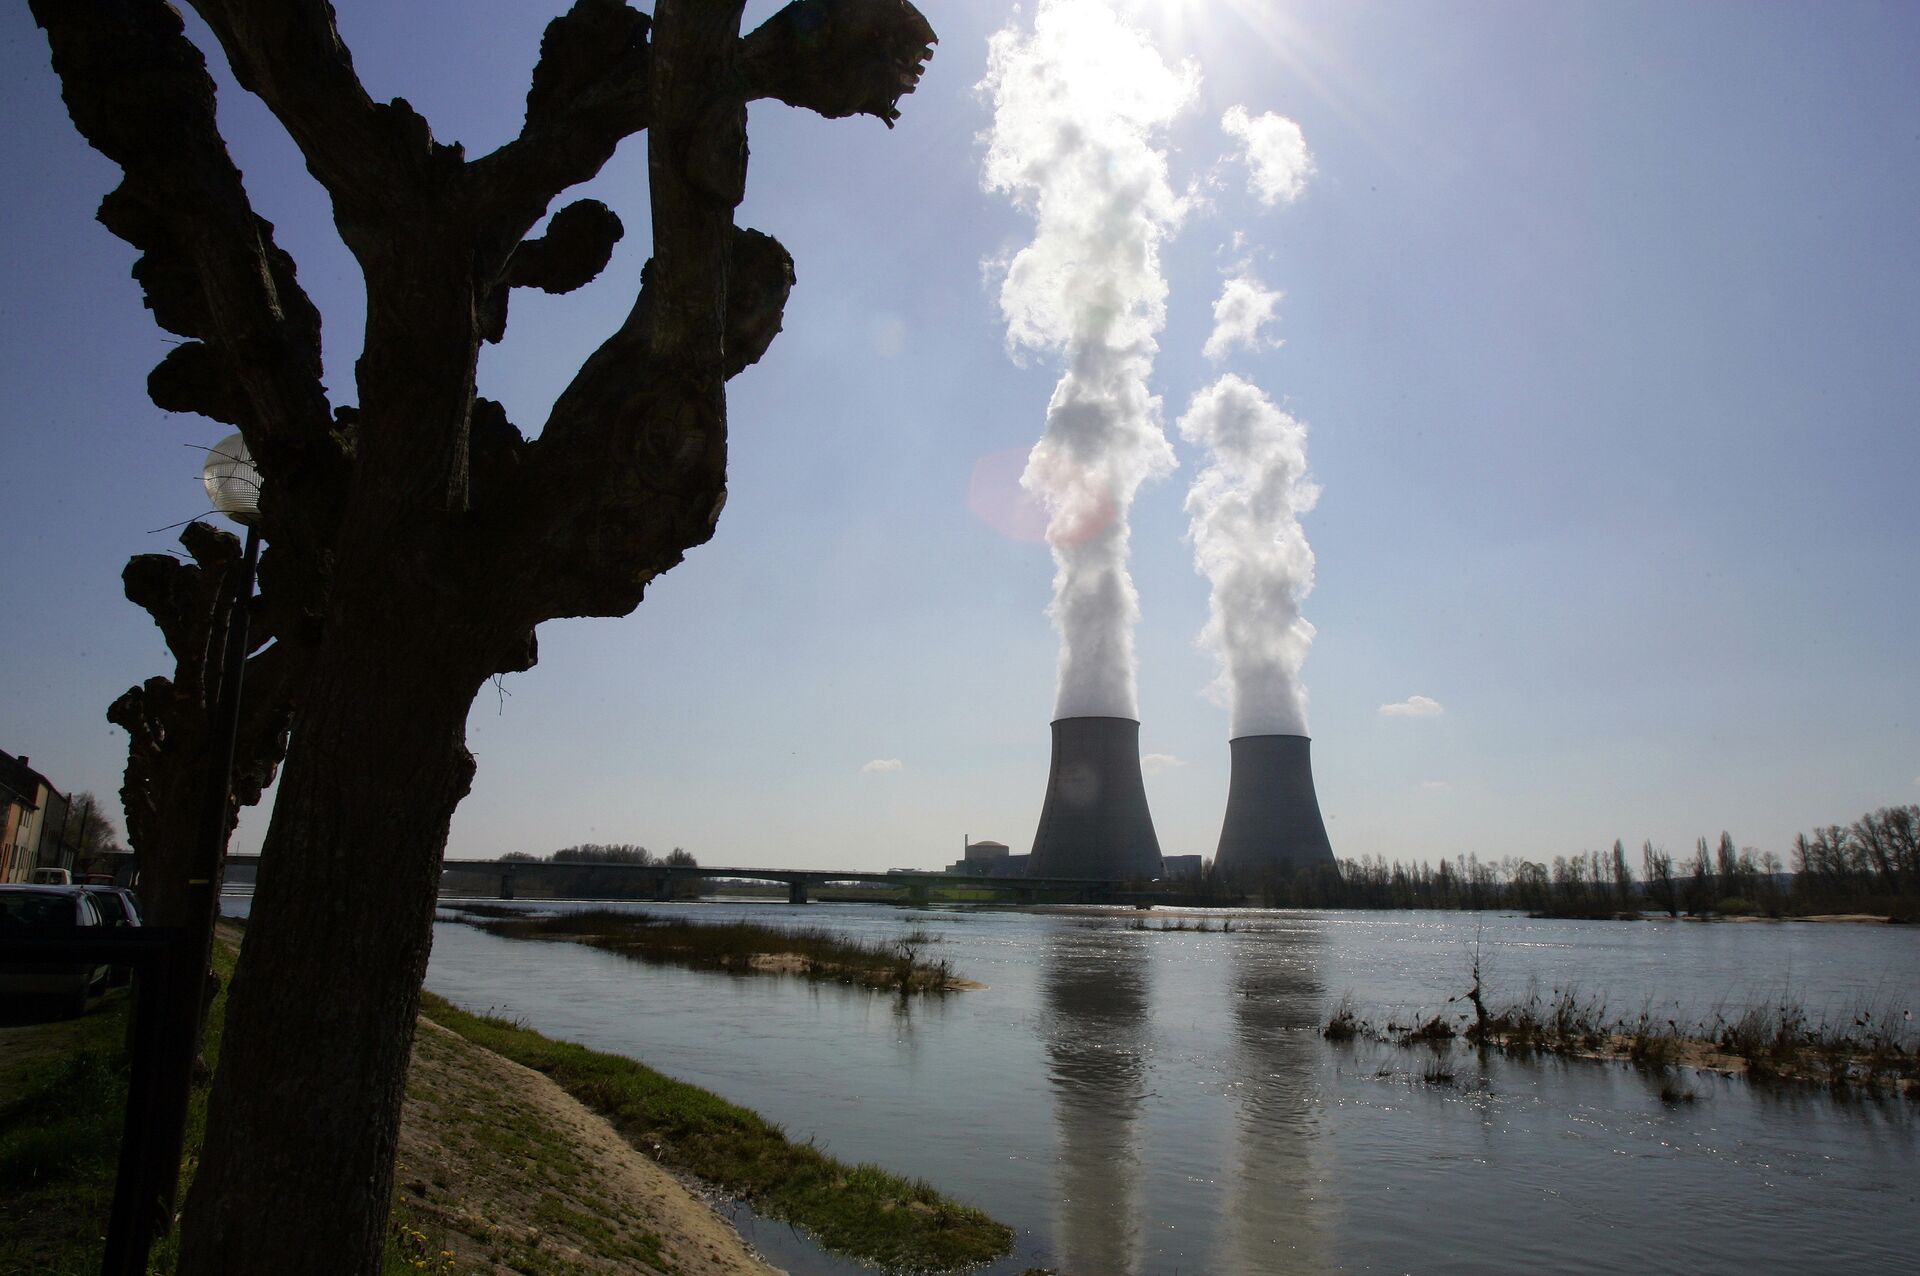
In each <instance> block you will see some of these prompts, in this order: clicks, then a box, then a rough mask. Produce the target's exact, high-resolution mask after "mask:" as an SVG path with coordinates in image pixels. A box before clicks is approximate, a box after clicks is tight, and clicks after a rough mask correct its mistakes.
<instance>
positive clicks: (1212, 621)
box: [1180, 373, 1320, 739]
mask: <svg viewBox="0 0 1920 1276" xmlns="http://www.w3.org/2000/svg"><path fill="white" fill-rule="evenodd" d="M1180 434H1181V437H1183V438H1185V439H1187V440H1188V441H1190V442H1193V443H1197V444H1200V445H1202V446H1204V447H1205V448H1207V449H1208V451H1209V454H1210V457H1209V462H1208V465H1207V467H1206V469H1204V470H1202V471H1201V473H1200V474H1199V476H1198V477H1196V478H1195V479H1194V481H1193V487H1192V488H1191V489H1190V490H1189V491H1188V492H1187V514H1188V516H1189V518H1190V520H1191V521H1190V523H1189V531H1188V535H1189V537H1190V538H1191V539H1192V541H1193V559H1194V565H1195V566H1196V567H1198V568H1199V570H1200V572H1201V574H1202V575H1204V576H1206V578H1207V579H1208V580H1209V581H1210V582H1212V585H1213V591H1212V597H1211V600H1210V602H1211V610H1210V614H1209V615H1208V618H1207V624H1206V627H1205V628H1204V629H1202V630H1201V631H1200V642H1201V645H1202V646H1204V647H1206V648H1208V649H1209V650H1211V651H1212V652H1213V653H1214V654H1215V656H1217V657H1218V658H1219V661H1220V676H1219V678H1218V679H1217V680H1216V681H1215V683H1214V685H1213V688H1212V689H1213V691H1214V693H1215V695H1216V696H1217V697H1218V698H1220V699H1223V700H1225V701H1226V703H1227V707H1228V710H1229V713H1230V715H1231V717H1232V738H1234V739H1238V738H1239V737H1241V736H1247V735H1305V734H1307V695H1306V690H1305V688H1304V687H1302V686H1301V684H1300V667H1301V666H1302V665H1303V664H1305V663H1306V659H1307V650H1308V648H1309V647H1311V646H1312V645H1313V633H1314V630H1313V625H1312V624H1310V623H1309V622H1308V621H1307V619H1306V618H1305V617H1304V616H1302V615H1301V614H1300V603H1301V601H1302V600H1303V599H1304V598H1305V597H1306V596H1307V594H1308V592H1309V591H1311V590H1312V589H1313V547H1312V546H1310V545H1308V544H1307V537H1306V533H1305V532H1303V531H1301V529H1300V515H1302V514H1305V513H1306V512H1307V511H1308V510H1310V509H1312V508H1313V506H1314V503H1315V502H1316V501H1318V500H1319V499H1320V487H1319V485H1318V484H1316V483H1314V482H1313V481H1312V480H1311V479H1309V478H1308V477H1307V427H1306V426H1305V425H1304V424H1302V423H1301V422H1299V421H1296V420H1295V419H1294V418H1293V417H1291V416H1289V415H1288V414H1287V413H1285V412H1283V411H1281V410H1280V408H1279V407H1278V406H1277V405H1276V404H1275V403H1274V402H1273V400H1271V399H1269V398H1268V397H1267V396H1266V394H1265V393H1264V392H1262V391H1261V389H1260V387H1259V386H1256V385H1253V384H1252V383H1250V382H1247V381H1244V380H1242V379H1241V378H1239V377H1237V376H1235V375H1234V374H1232V373H1228V374H1227V375H1225V376H1223V377H1221V378H1220V379H1219V380H1218V381H1215V382H1214V383H1213V384H1212V385H1210V386H1208V387H1207V388H1205V389H1204V390H1202V391H1200V392H1199V393H1198V394H1196V395H1195V396H1194V397H1193V402H1192V404H1191V405H1190V406H1189V407H1188V408H1187V412H1186V415H1185V416H1182V417H1181V418H1180Z"/></svg>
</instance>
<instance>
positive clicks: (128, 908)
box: [80, 885, 146, 926]
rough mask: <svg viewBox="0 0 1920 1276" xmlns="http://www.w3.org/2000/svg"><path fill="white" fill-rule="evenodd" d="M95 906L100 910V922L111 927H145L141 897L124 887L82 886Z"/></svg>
mask: <svg viewBox="0 0 1920 1276" xmlns="http://www.w3.org/2000/svg"><path fill="white" fill-rule="evenodd" d="M80 889H81V890H83V891H85V892H86V893H87V898H88V899H90V900H92V901H93V906H94V907H95V908H97V909H99V910H100V920H101V921H103V922H105V923H106V924H107V925H109V926H143V925H145V924H146V923H145V920H144V919H143V918H142V916H141V913H140V897H139V896H138V895H136V894H134V893H133V892H132V891H130V890H128V889H127V888H126V887H124V886H94V885H87V886H82V887H81V888H80Z"/></svg>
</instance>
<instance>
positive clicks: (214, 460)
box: [200, 434, 260, 527]
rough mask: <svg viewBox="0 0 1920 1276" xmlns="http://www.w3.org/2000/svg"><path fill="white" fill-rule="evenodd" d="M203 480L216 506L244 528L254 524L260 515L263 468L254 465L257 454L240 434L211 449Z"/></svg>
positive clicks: (231, 435)
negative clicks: (254, 456)
mask: <svg viewBox="0 0 1920 1276" xmlns="http://www.w3.org/2000/svg"><path fill="white" fill-rule="evenodd" d="M200 481H201V482H202V483H204V484H206V487H207V499H208V500H209V501H211V502H213V508H214V509H216V510H218V511H220V512H221V513H222V514H225V515H226V516H227V517H228V518H230V519H232V520H233V521H234V522H236V523H238V524H240V525H241V526H242V527H251V526H252V525H253V521H254V519H256V518H258V517H259V515H260V471H259V470H257V469H255V468H254V464H253V453H251V452H249V451H248V450H247V441H246V439H244V438H242V437H241V436H240V435H238V434H229V435H228V436H227V437H226V438H224V439H221V440H220V441H219V442H218V443H216V444H214V445H213V446H212V447H211V448H208V449H207V463H206V464H205V465H204V466H202V467H201V469H200Z"/></svg>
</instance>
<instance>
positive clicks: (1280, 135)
mask: <svg viewBox="0 0 1920 1276" xmlns="http://www.w3.org/2000/svg"><path fill="white" fill-rule="evenodd" d="M1220 127H1221V128H1223V129H1225V130H1226V131H1227V132H1228V133H1230V134H1232V135H1233V136H1234V137H1237V138H1239V139H1240V157H1241V158H1242V159H1244V160H1246V162H1247V179H1248V184H1249V185H1250V186H1251V187H1252V188H1253V193H1254V194H1256V195H1258V196H1259V197H1260V202H1261V203H1263V204H1266V205H1267V206H1269V207H1271V206H1273V205H1275V204H1291V203H1292V202H1293V201H1294V200H1296V199H1298V198H1299V197H1300V192H1301V191H1303V190H1305V189H1306V186H1307V179H1308V178H1309V177H1312V176H1313V172H1314V163H1313V154H1312V152H1310V151H1308V150H1307V138H1306V135H1305V134H1304V133H1302V132H1301V131H1300V126H1299V125H1298V124H1295V123H1294V122H1293V121H1292V120H1290V119H1288V118H1287V117H1286V116H1284V115H1276V114H1274V113H1273V112H1272V111H1268V112H1267V113H1266V114H1264V115H1248V114H1247V109H1246V108H1245V107H1243V106H1234V107H1229V108H1227V113H1226V114H1225V115H1223V116H1221V117H1220Z"/></svg>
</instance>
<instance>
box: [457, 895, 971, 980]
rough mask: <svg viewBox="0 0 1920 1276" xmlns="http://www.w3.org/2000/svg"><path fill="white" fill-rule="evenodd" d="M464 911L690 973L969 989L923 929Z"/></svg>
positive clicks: (587, 912) (498, 924) (491, 926)
mask: <svg viewBox="0 0 1920 1276" xmlns="http://www.w3.org/2000/svg"><path fill="white" fill-rule="evenodd" d="M463 911H464V912H466V913H472V914H477V915H479V916H481V917H483V918H485V920H482V921H475V922H473V923H472V924H473V925H476V926H479V927H481V928H482V929H483V930H487V931H491V932H492V933H493V934H496V935H503V936H506V937H507V938H510V939H561V940H570V941H572V942H574V943H581V944H589V945H591V946H593V947H595V948H604V949H606V950H607V951H608V952H614V953H619V954H620V955H621V956H623V957H631V958H634V959H635V960H637V961H651V962H662V963H666V964H669V965H675V966H687V967H691V968H693V969H696V970H723V971H727V972H729V973H731V974H741V975H745V974H769V973H774V974H792V975H798V976H801V977H802V978H806V979H819V980H826V981H830V982H833V983H847V984H857V985H860V986H862V987H867V988H876V989H882V990H885V991H888V992H897V993H902V994H908V993H944V992H949V991H952V990H953V989H955V988H962V987H966V986H967V984H966V983H965V981H963V980H960V979H958V978H957V977H956V976H955V974H954V971H953V966H952V964H951V963H950V962H948V961H946V960H945V959H944V958H933V957H929V956H927V955H926V949H927V948H928V947H929V946H930V945H933V944H936V943H938V942H939V937H938V936H936V935H933V934H930V933H928V932H927V931H925V930H917V929H916V930H910V931H905V932H903V933H901V934H899V935H896V936H895V937H894V938H892V939H891V940H887V941H885V942H875V941H869V940H860V939H852V938H849V937H848V936H845V935H842V934H839V933H837V932H835V931H832V930H828V929H826V928H824V927H817V926H765V925H761V924H760V923H758V922H745V921H728V922H702V921H693V920H691V919H688V918H682V917H673V916H666V915H663V914H659V913H646V912H637V911H629V910H622V909H609V908H595V909H581V910H579V911H577V912H566V913H554V914H546V915H542V916H538V917H528V916H526V915H525V914H524V913H520V914H515V913H513V912H512V911H511V910H506V909H497V908H488V909H486V910H485V911H484V912H483V911H482V910H481V909H479V908H469V909H464V910H463ZM503 914H504V915H503Z"/></svg>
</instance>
